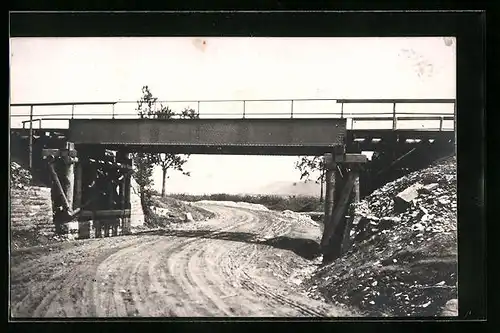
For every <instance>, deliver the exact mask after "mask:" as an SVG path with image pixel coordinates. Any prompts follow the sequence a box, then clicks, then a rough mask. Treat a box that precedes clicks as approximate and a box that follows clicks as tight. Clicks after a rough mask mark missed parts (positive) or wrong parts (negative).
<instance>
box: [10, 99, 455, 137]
mask: <svg viewBox="0 0 500 333" xmlns="http://www.w3.org/2000/svg"><path fill="white" fill-rule="evenodd" d="M131 104H136V105H137V101H117V102H68V103H23V104H11V127H12V128H14V127H16V126H18V128H20V127H22V128H26V127H28V128H67V127H68V126H69V125H68V121H69V120H70V119H89V118H90V119H96V118H98V119H137V118H139V115H138V113H137V111H136V109H135V108H131V107H130V105H131ZM367 104H371V106H370V107H367ZM443 104H448V105H451V106H452V107H451V108H448V110H447V111H446V112H443V110H442V109H443V107H442V105H443ZM157 105H158V106H159V105H164V106H169V107H170V108H171V109H173V110H174V111H179V112H180V111H182V110H183V109H192V110H194V111H195V112H196V113H197V114H198V115H199V116H200V118H224V119H225V118H341V119H346V120H347V126H348V129H357V128H359V129H361V128H363V127H365V128H386V127H387V128H389V129H391V128H392V129H398V128H402V127H403V128H406V129H410V128H413V129H416V128H421V127H424V128H425V129H434V130H453V129H454V128H455V126H454V124H455V121H454V120H455V118H454V106H455V100H453V99H321V98H316V99H260V100H257V99H247V100H197V101H192V100H191V101H189V100H171V101H157ZM396 105H400V106H401V107H403V110H398V109H397V108H396ZM408 105H413V106H414V105H420V106H421V107H423V109H424V110H425V111H419V110H415V107H411V108H409V109H408ZM436 105H437V106H439V108H438V109H437V110H436V109H435V108H434V110H433V111H432V110H429V109H432V107H431V106H436ZM356 106H357V108H356ZM360 106H361V109H360V108H359V107H360ZM391 106H392V108H391V109H389V107H391ZM56 107H57V108H60V109H62V111H64V112H57V113H56V112H53V110H54V108H56ZM405 107H406V111H405ZM19 108H21V109H22V108H24V110H25V111H26V109H29V112H24V113H14V112H12V111H14V110H15V109H19ZM35 108H36V110H35ZM44 108H45V110H46V109H47V108H50V110H48V112H47V111H45V112H35V111H38V110H39V109H44ZM367 108H368V109H370V110H371V111H370V112H366V109H367ZM81 109H84V111H85V112H80V110H81ZM92 109H93V110H92ZM110 109H111V110H110ZM90 110H92V111H94V112H89V111H90ZM262 110H268V111H266V112H262ZM213 111H215V112H213ZM221 111H225V112H221ZM276 111H280V112H276ZM311 111H313V112H311ZM319 111H322V112H319ZM431 111H432V112H431ZM22 118H24V119H25V120H22ZM54 122H56V123H58V125H57V126H54V125H50V124H51V123H54ZM417 122H418V123H417ZM424 123H425V124H426V126H424V125H422V124H424ZM47 124H49V125H47ZM363 125H364V126H363ZM34 126H36V127H34Z"/></svg>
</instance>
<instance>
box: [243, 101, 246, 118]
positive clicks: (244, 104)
mask: <svg viewBox="0 0 500 333" xmlns="http://www.w3.org/2000/svg"><path fill="white" fill-rule="evenodd" d="M245 109H246V103H245V101H243V119H245Z"/></svg>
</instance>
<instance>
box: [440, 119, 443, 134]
mask: <svg viewBox="0 0 500 333" xmlns="http://www.w3.org/2000/svg"><path fill="white" fill-rule="evenodd" d="M442 130H443V116H441V117H440V118H439V131H440V132H441V131H442Z"/></svg>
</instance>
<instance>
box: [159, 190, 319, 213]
mask: <svg viewBox="0 0 500 333" xmlns="http://www.w3.org/2000/svg"><path fill="white" fill-rule="evenodd" d="M169 197H171V198H175V199H177V200H182V201H187V202H194V201H201V200H210V201H234V202H248V203H252V204H260V205H263V206H265V207H267V208H268V209H271V210H278V211H283V210H291V211H294V212H321V211H323V204H322V203H320V200H319V198H318V197H314V196H279V195H249V194H225V193H218V194H203V195H192V194H183V193H179V194H169Z"/></svg>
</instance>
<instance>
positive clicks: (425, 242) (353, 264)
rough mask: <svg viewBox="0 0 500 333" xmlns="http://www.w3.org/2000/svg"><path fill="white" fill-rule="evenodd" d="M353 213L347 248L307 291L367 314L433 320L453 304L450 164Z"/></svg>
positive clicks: (403, 182)
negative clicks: (356, 308) (432, 318)
mask: <svg viewBox="0 0 500 333" xmlns="http://www.w3.org/2000/svg"><path fill="white" fill-rule="evenodd" d="M354 211H355V218H354V222H353V229H352V230H351V234H350V240H351V243H352V247H351V248H350V250H349V251H348V252H347V253H345V254H344V255H343V256H342V257H341V258H339V259H337V260H336V261H335V262H333V263H332V264H330V265H327V266H324V267H322V268H321V269H319V270H318V271H317V272H316V273H315V274H314V276H313V277H312V279H310V281H308V286H309V287H310V288H311V291H314V290H317V292H318V293H320V294H321V295H323V296H324V297H325V298H326V299H328V300H330V301H332V302H333V303H336V304H346V305H351V306H357V307H359V308H360V309H361V310H362V311H364V312H366V314H367V315H373V316H381V315H382V316H384V315H387V316H394V315H395V316H435V315H441V314H442V313H443V308H444V307H445V304H446V303H447V302H448V301H449V300H450V299H455V298H457V252H456V251H457V237H456V228H457V193H456V159H455V158H454V157H453V158H449V159H448V160H445V161H442V162H441V163H439V164H438V165H434V166H432V167H430V168H428V169H425V170H421V171H418V172H414V173H411V174H409V175H407V176H405V177H402V178H400V179H398V180H396V181H394V182H392V183H389V184H386V185H385V186H383V187H382V188H380V189H378V190H376V191H375V192H373V193H372V194H371V195H370V196H368V197H367V198H365V200H363V201H361V202H360V203H358V204H357V205H356V206H355V207H354ZM313 287H316V289H313ZM446 313H447V314H448V315H449V313H450V311H448V312H446Z"/></svg>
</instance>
